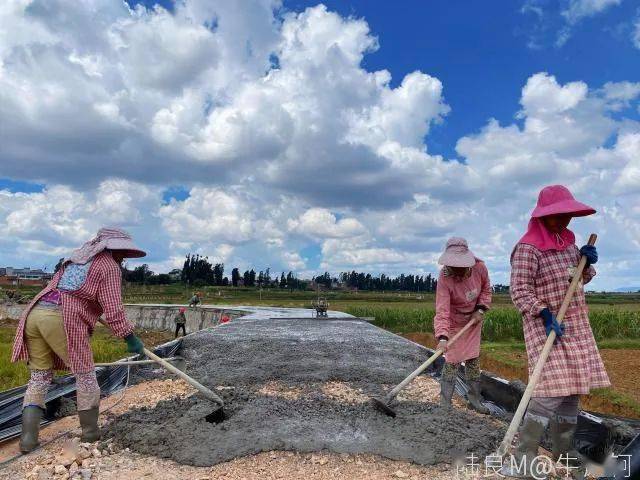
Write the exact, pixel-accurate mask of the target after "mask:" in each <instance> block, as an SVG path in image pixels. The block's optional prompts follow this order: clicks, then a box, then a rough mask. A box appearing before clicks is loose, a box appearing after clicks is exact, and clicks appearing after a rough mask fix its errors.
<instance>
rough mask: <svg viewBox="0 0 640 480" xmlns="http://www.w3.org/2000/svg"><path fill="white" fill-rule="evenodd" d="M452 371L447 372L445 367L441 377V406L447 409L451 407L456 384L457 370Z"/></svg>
mask: <svg viewBox="0 0 640 480" xmlns="http://www.w3.org/2000/svg"><path fill="white" fill-rule="evenodd" d="M451 373H452V374H451ZM451 373H447V369H443V370H442V377H441V378H440V406H441V407H444V408H446V409H447V410H448V409H450V408H451V399H452V398H453V391H454V390H455V386H456V372H455V370H454V371H453V372H451Z"/></svg>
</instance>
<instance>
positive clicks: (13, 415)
mask: <svg viewBox="0 0 640 480" xmlns="http://www.w3.org/2000/svg"><path fill="white" fill-rule="evenodd" d="M181 347H182V339H178V340H173V341H171V342H168V343H164V344H162V345H160V346H158V347H155V348H154V349H153V352H154V353H155V354H156V355H158V356H159V357H173V356H175V355H176V354H177V352H178V350H180V348H181ZM141 357H142V356H141V355H138V356H136V357H131V358H130V360H136V359H139V358H141ZM96 376H97V377H98V384H99V385H100V390H101V394H102V396H107V395H111V394H112V393H114V392H117V391H118V390H120V389H121V388H123V387H124V385H125V382H126V380H127V366H125V365H123V366H111V367H97V368H96ZM26 389H27V387H26V385H23V386H21V387H16V388H12V389H11V390H5V391H4V392H0V442H3V441H5V440H9V439H11V438H14V437H17V436H18V435H20V431H21V427H22V399H23V397H24V392H25V390H26ZM75 392H76V381H75V378H74V376H73V375H64V376H60V377H56V378H55V379H54V382H53V384H52V386H51V388H50V389H49V393H48V394H47V398H46V407H47V408H46V412H45V414H44V416H43V420H42V423H41V424H40V425H46V424H48V423H51V422H52V421H54V420H56V419H57V418H59V417H58V411H59V410H60V408H61V407H62V404H63V401H64V399H67V398H69V399H70V398H74V397H75Z"/></svg>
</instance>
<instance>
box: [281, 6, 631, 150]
mask: <svg viewBox="0 0 640 480" xmlns="http://www.w3.org/2000/svg"><path fill="white" fill-rule="evenodd" d="M323 3H325V4H326V5H327V6H328V7H329V8H330V9H331V10H336V11H338V12H340V13H341V14H343V15H345V16H354V17H364V18H365V19H366V20H367V23H368V24H369V26H370V28H371V31H372V33H373V34H374V35H376V36H378V37H379V39H380V49H379V50H378V51H376V52H374V53H372V54H371V55H368V56H367V57H366V59H365V61H364V65H366V66H367V68H369V69H372V70H379V69H384V68H386V69H388V70H389V71H391V73H392V75H393V78H394V83H396V84H397V82H398V81H400V80H401V79H402V77H404V75H406V74H407V73H410V72H412V71H414V70H421V71H423V72H428V73H429V74H430V75H434V76H436V77H437V78H439V79H440V80H441V81H442V83H443V84H444V86H445V88H444V96H445V99H446V101H447V103H448V104H449V105H450V106H451V110H452V111H451V113H450V114H449V115H447V117H446V119H445V120H444V122H443V123H442V124H441V125H437V126H435V127H434V129H433V130H432V131H431V132H430V134H429V150H430V152H431V153H438V154H441V155H443V156H445V157H446V158H456V157H458V156H457V155H456V152H455V145H456V141H457V139H458V138H460V137H461V136H463V135H466V134H468V133H471V132H474V131H477V130H478V129H479V128H480V127H482V126H483V125H484V124H485V123H486V121H487V120H488V119H489V118H491V117H493V118H496V119H497V120H499V121H500V122H501V123H511V122H512V121H513V119H514V112H516V111H517V110H518V109H519V104H518V101H519V99H520V91H521V89H522V85H523V84H524V83H525V82H526V80H527V78H528V77H529V76H530V75H531V73H532V72H541V71H544V72H552V73H553V75H555V76H556V77H557V79H558V81H559V82H561V83H565V82H570V81H574V80H583V81H585V82H587V83H588V84H589V85H596V86H598V85H603V84H604V83H606V82H611V81H622V80H630V79H636V80H637V79H639V78H640V59H639V58H638V50H637V49H636V48H634V46H633V44H632V42H631V41H630V40H629V36H630V34H629V31H630V29H631V22H632V19H633V18H634V17H635V16H636V15H637V12H638V9H639V8H640V5H638V4H635V2H633V1H626V2H622V3H621V4H620V5H617V6H614V7H611V8H609V9H607V10H606V11H605V12H603V13H601V14H599V15H597V16H596V17H592V18H585V19H584V20H582V21H580V22H579V23H578V24H577V25H575V26H574V27H573V28H572V31H571V38H570V39H569V40H568V41H567V43H566V44H565V45H563V46H562V47H557V46H556V41H557V37H558V35H559V32H560V31H561V30H562V28H563V27H564V26H565V25H566V22H564V21H563V17H562V15H561V14H560V12H561V10H562V9H563V7H565V6H566V5H567V2H561V1H544V2H537V3H534V2H521V1H507V2H504V1H498V0H490V1H483V2H469V1H464V0H452V1H446V2H429V1H427V2H425V1H420V0H407V1H403V2H401V3H398V2H378V1H367V0H361V1H350V0H334V1H326V2H323ZM315 4H316V2H312V1H311V2H302V1H290V2H285V4H284V5H285V8H289V9H293V10H298V9H300V8H305V7H308V6H312V5H315ZM527 4H530V5H531V6H536V7H539V8H540V9H541V11H542V15H543V17H542V18H541V17H540V16H539V15H538V14H536V13H534V12H533V11H532V10H531V9H526V8H525V5H527ZM399 7H400V8H399ZM532 42H534V43H536V44H537V45H538V46H537V47H535V48H532V47H531V46H529V44H531V43H532ZM636 113H637V112H636ZM635 117H636V118H638V115H636V116H635Z"/></svg>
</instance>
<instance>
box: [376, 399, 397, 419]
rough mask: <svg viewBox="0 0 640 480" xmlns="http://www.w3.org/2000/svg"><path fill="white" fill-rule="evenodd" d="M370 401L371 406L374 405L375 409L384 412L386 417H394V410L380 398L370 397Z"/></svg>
mask: <svg viewBox="0 0 640 480" xmlns="http://www.w3.org/2000/svg"><path fill="white" fill-rule="evenodd" d="M371 403H373V406H374V407H376V409H377V410H379V411H380V412H382V413H384V414H385V415H387V416H388V417H392V418H396V412H395V411H394V410H393V409H392V408H391V407H390V406H389V405H387V404H386V403H385V402H384V401H383V400H380V399H379V398H372V399H371Z"/></svg>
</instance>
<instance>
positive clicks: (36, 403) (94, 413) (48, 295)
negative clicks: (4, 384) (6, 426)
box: [11, 228, 146, 453]
mask: <svg viewBox="0 0 640 480" xmlns="http://www.w3.org/2000/svg"><path fill="white" fill-rule="evenodd" d="M145 255H146V254H145V252H144V251H142V250H140V249H139V248H138V247H136V246H135V245H134V243H133V241H132V239H131V236H130V235H129V234H128V233H126V232H124V231H122V230H119V229H116V228H102V229H100V231H99V232H98V234H97V236H96V237H95V238H94V239H93V240H91V241H89V242H87V243H85V244H84V245H83V246H82V247H80V248H79V249H78V250H76V251H74V252H73V254H72V255H71V258H70V259H68V260H66V261H65V262H64V264H63V265H62V267H61V268H60V270H58V272H56V274H55V275H54V276H53V278H52V279H51V281H50V282H49V284H48V285H47V286H46V287H45V288H44V289H43V290H42V291H41V292H40V293H38V294H37V295H36V296H35V298H34V299H33V301H32V302H31V303H30V304H29V305H28V307H27V308H26V310H25V311H24V313H23V314H22V317H21V318H20V322H19V323H18V328H17V331H16V338H15V342H14V344H13V354H12V357H11V360H12V361H13V362H16V361H18V360H26V361H27V365H28V367H29V369H30V371H31V376H30V379H29V383H28V384H27V390H26V392H25V394H24V401H23V409H22V434H21V436H20V451H22V452H23V453H27V452H30V451H31V450H33V449H34V448H36V446H37V445H38V433H39V427H40V421H41V419H42V413H43V412H44V408H45V396H46V394H47V390H48V388H49V384H50V383H51V381H52V379H53V370H54V369H56V370H57V369H69V370H71V372H72V373H73V374H74V375H75V379H76V390H77V407H78V417H79V419H80V426H81V427H82V441H83V442H94V441H96V440H98V439H99V438H100V430H99V428H98V410H99V405H100V387H99V386H98V381H97V379H96V372H95V367H94V363H93V355H92V353H91V345H90V343H89V341H90V336H91V332H93V329H94V327H95V325H96V322H97V321H98V319H99V318H100V316H101V315H104V323H105V324H106V325H107V326H108V327H109V328H110V329H111V331H112V332H113V334H114V335H115V336H117V337H120V338H123V339H124V340H125V341H126V342H127V350H128V351H129V352H131V353H142V351H143V345H142V342H141V341H140V339H139V338H138V337H136V336H135V335H134V333H133V324H131V322H129V321H128V320H127V319H126V317H125V313H124V306H123V305H122V298H121V294H120V285H121V270H120V263H121V262H122V260H123V259H124V258H135V257H143V256H145Z"/></svg>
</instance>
